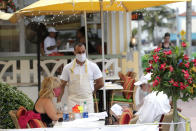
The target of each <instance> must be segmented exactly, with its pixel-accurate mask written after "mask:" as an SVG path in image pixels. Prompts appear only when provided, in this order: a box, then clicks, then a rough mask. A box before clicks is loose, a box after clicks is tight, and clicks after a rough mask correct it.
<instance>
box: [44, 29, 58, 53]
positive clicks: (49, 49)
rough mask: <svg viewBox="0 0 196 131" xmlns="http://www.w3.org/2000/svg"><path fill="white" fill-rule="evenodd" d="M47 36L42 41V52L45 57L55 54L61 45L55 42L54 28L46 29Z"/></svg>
mask: <svg viewBox="0 0 196 131" xmlns="http://www.w3.org/2000/svg"><path fill="white" fill-rule="evenodd" d="M48 32H49V36H47V37H46V38H45V40H44V52H45V54H46V55H49V54H52V53H54V52H57V47H59V46H60V45H61V43H60V41H57V42H56V40H55V37H56V32H57V31H56V30H55V28H54V27H49V28H48Z"/></svg>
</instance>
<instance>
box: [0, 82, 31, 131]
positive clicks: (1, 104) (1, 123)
mask: <svg viewBox="0 0 196 131" xmlns="http://www.w3.org/2000/svg"><path fill="white" fill-rule="evenodd" d="M33 105H34V103H33V101H32V100H31V99H30V98H28V96H27V95H25V94H24V93H22V92H21V91H19V90H17V88H16V87H12V86H10V85H8V84H6V83H0V129H10V128H15V126H14V123H13V122H12V119H11V117H10V115H9V111H10V110H17V109H18V108H19V107H20V106H24V107H25V108H26V109H28V110H32V109H33Z"/></svg>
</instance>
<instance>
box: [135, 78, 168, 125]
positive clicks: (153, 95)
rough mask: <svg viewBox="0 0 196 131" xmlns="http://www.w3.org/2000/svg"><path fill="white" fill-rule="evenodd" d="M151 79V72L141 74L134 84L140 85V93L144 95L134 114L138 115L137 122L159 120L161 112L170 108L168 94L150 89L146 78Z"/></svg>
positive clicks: (166, 111) (163, 112)
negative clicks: (140, 77)
mask: <svg viewBox="0 0 196 131" xmlns="http://www.w3.org/2000/svg"><path fill="white" fill-rule="evenodd" d="M150 79H151V74H147V75H146V76H143V77H142V79H140V80H139V81H138V82H136V83H135V85H137V86H140V87H138V88H140V93H141V92H142V93H141V94H143V95H144V97H143V104H142V105H141V107H140V108H139V110H138V112H137V113H136V114H135V115H138V116H139V119H138V120H137V123H138V124H140V123H153V122H155V121H158V122H159V121H160V119H161V116H162V115H163V114H166V113H168V112H169V111H170V110H171V106H170V101H169V99H168V96H167V95H166V94H164V93H163V92H159V93H158V92H157V91H152V89H151V85H150V84H149V83H148V80H150Z"/></svg>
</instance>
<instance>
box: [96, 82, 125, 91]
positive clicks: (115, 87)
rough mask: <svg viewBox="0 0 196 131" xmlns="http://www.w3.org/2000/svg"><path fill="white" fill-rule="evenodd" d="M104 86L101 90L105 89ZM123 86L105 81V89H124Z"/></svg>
mask: <svg viewBox="0 0 196 131" xmlns="http://www.w3.org/2000/svg"><path fill="white" fill-rule="evenodd" d="M103 89H104V88H101V89H100V90H103ZM122 89H123V86H121V85H119V84H113V83H110V82H106V83H105V90H122Z"/></svg>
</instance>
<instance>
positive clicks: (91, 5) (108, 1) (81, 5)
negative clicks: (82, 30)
mask: <svg viewBox="0 0 196 131" xmlns="http://www.w3.org/2000/svg"><path fill="white" fill-rule="evenodd" d="M182 1H189V0H103V11H133V10H137V9H142V8H147V7H152V6H159V5H164V4H169V3H173V2H182ZM22 10H23V11H35V13H36V11H76V12H77V11H87V12H88V11H89V12H91V11H100V0H40V1H38V2H35V3H34V4H32V5H30V6H27V7H26V8H24V9H22Z"/></svg>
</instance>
